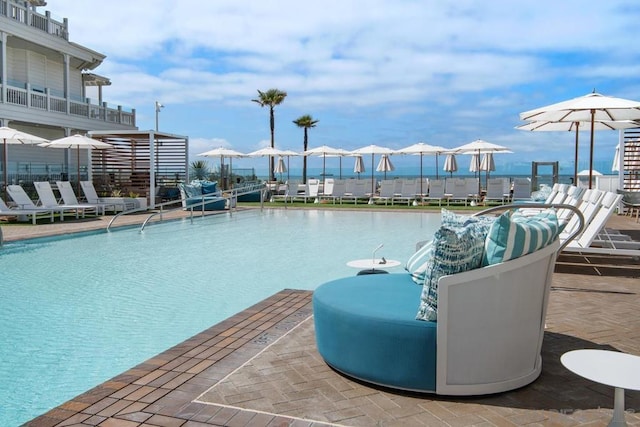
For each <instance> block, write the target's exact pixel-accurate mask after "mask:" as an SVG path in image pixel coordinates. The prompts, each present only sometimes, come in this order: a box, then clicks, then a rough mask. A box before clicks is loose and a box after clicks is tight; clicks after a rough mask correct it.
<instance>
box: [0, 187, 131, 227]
mask: <svg viewBox="0 0 640 427" xmlns="http://www.w3.org/2000/svg"><path fill="white" fill-rule="evenodd" d="M33 185H34V187H35V190H36V192H37V194H38V200H37V201H36V202H34V201H33V200H31V198H30V197H29V195H28V194H27V192H26V191H25V190H24V189H23V188H22V186H20V185H15V184H14V185H8V186H7V194H8V195H9V197H10V198H11V199H12V200H13V204H14V205H15V206H12V207H10V206H8V205H7V204H6V203H5V202H4V201H2V200H0V217H21V216H24V217H30V218H31V222H32V223H33V224H36V220H37V218H39V217H43V216H44V217H48V218H50V220H51V222H53V221H54V218H55V216H56V215H57V216H58V217H59V218H60V220H61V221H64V215H65V214H67V213H72V214H74V215H75V217H76V218H80V216H82V218H84V217H85V215H86V214H87V213H89V214H94V215H104V214H105V212H106V211H107V210H111V211H116V210H124V209H125V208H126V204H125V202H119V201H118V200H109V201H108V202H104V201H102V199H100V198H99V197H98V195H97V193H96V190H95V188H94V186H93V183H92V182H91V181H82V182H81V187H82V190H83V192H84V195H85V198H86V200H87V201H86V202H80V201H78V198H77V197H76V194H75V192H74V190H73V187H72V186H71V183H70V182H68V181H57V182H56V186H57V189H58V192H59V193H60V198H61V201H60V200H58V198H57V197H56V195H55V193H54V191H53V188H52V187H51V184H50V183H49V182H47V181H39V182H34V183H33Z"/></svg>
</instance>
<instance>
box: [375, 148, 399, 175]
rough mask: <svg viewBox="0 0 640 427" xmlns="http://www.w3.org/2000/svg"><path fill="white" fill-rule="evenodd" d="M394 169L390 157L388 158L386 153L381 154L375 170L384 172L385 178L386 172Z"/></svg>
mask: <svg viewBox="0 0 640 427" xmlns="http://www.w3.org/2000/svg"><path fill="white" fill-rule="evenodd" d="M394 170H395V167H394V166H393V163H391V159H389V155H388V154H383V155H382V157H380V161H379V162H378V166H377V167H376V171H378V172H384V179H387V172H392V171H394Z"/></svg>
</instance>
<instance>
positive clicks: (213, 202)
mask: <svg viewBox="0 0 640 427" xmlns="http://www.w3.org/2000/svg"><path fill="white" fill-rule="evenodd" d="M217 185H218V183H217V182H215V181H214V182H207V181H192V182H191V183H190V184H180V187H181V188H182V189H183V190H184V192H185V195H186V197H187V201H186V206H187V207H189V206H192V205H195V204H198V203H202V202H203V200H202V196H203V195H205V199H204V201H207V203H205V205H204V209H205V210H207V211H219V210H224V209H225V207H226V204H227V201H226V199H225V198H223V197H220V196H219V192H218V191H217ZM194 209H202V207H201V206H197V207H194Z"/></svg>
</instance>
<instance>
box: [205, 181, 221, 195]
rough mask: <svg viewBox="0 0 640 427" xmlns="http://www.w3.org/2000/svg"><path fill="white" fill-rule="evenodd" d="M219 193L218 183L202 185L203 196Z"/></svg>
mask: <svg viewBox="0 0 640 427" xmlns="http://www.w3.org/2000/svg"><path fill="white" fill-rule="evenodd" d="M217 192H218V182H217V181H212V182H203V183H202V194H213V193H217Z"/></svg>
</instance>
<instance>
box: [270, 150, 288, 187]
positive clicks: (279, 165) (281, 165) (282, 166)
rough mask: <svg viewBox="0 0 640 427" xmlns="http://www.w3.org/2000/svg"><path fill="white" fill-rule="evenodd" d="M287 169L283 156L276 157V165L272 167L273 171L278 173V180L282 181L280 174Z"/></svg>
mask: <svg viewBox="0 0 640 427" xmlns="http://www.w3.org/2000/svg"><path fill="white" fill-rule="evenodd" d="M286 171H287V166H286V165H285V164H284V157H282V156H280V157H278V163H276V167H275V168H273V173H279V174H280V181H282V174H283V173H285V172H286Z"/></svg>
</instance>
